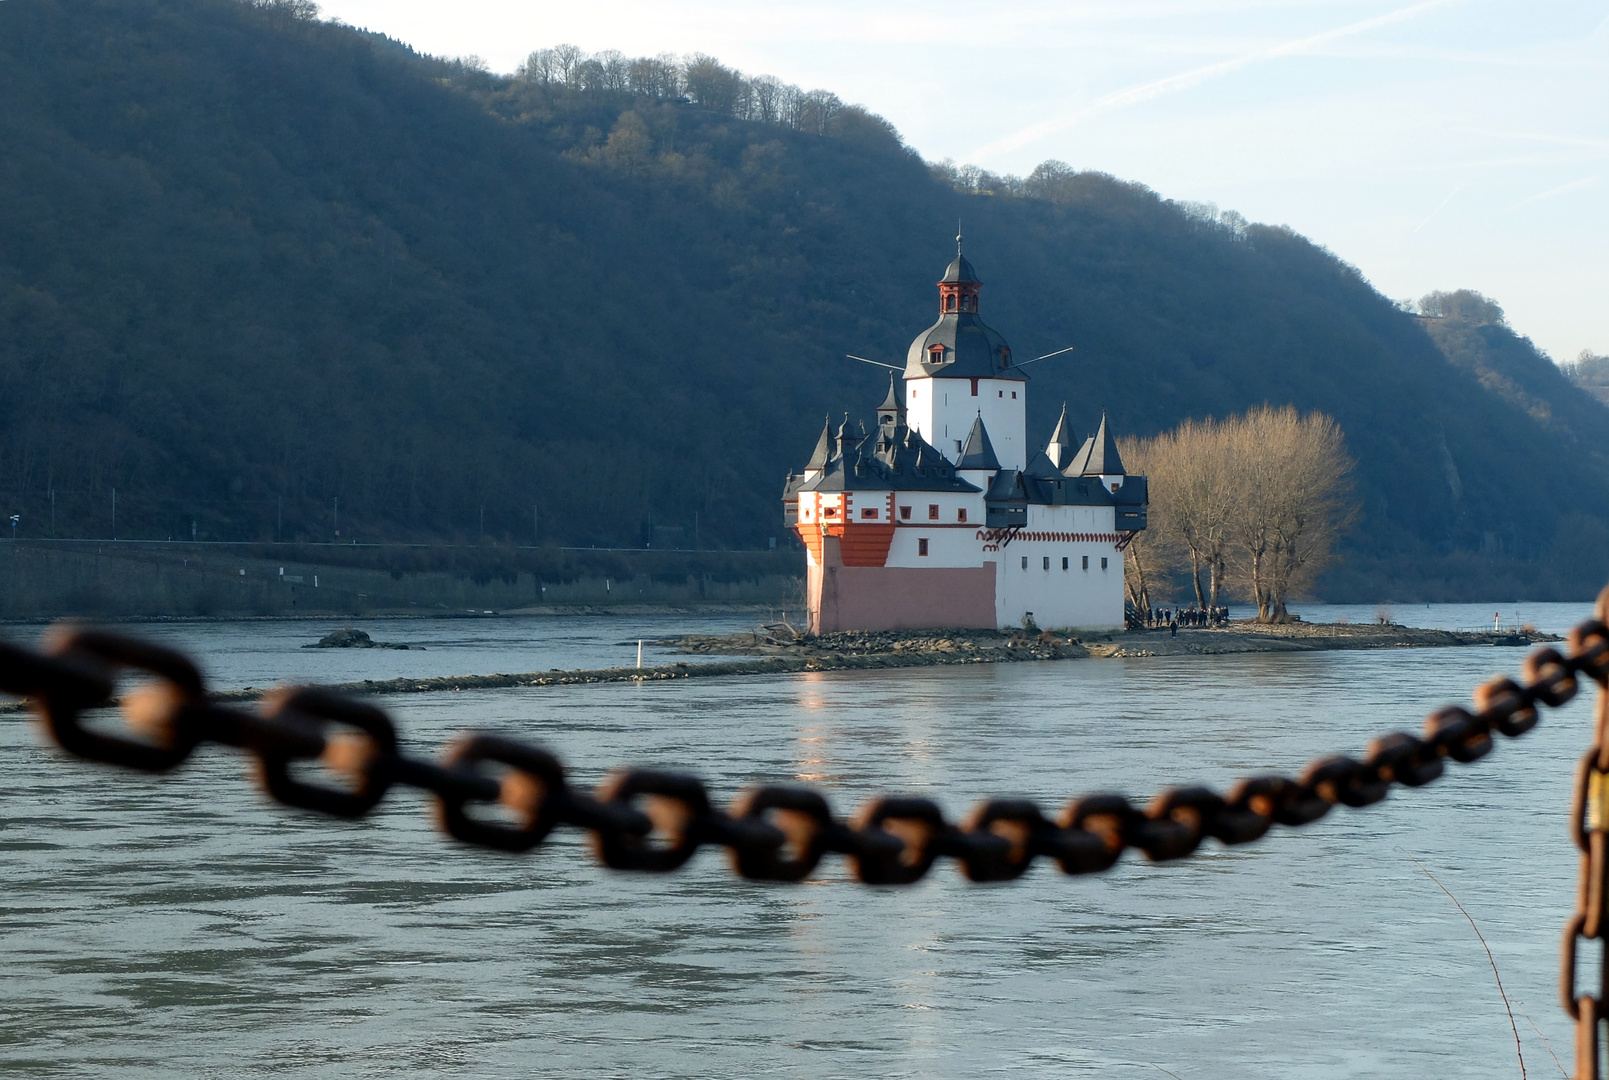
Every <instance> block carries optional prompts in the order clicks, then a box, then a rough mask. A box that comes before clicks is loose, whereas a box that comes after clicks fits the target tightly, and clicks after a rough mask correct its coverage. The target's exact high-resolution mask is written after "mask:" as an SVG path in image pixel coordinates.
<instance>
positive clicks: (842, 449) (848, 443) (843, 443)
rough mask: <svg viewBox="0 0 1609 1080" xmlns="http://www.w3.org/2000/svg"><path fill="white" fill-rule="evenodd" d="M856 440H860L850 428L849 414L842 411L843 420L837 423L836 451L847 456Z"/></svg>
mask: <svg viewBox="0 0 1609 1080" xmlns="http://www.w3.org/2000/svg"><path fill="white" fill-rule="evenodd" d="M858 442H860V436H859V435H856V434H855V433H854V431H852V430H850V427H849V414H848V413H844V422H843V423H841V424H839V425H838V453H840V454H842V455H843V456H845V457H848V456H849V451H850V450H852V449H853V448H854V446H855V444H856V443H858Z"/></svg>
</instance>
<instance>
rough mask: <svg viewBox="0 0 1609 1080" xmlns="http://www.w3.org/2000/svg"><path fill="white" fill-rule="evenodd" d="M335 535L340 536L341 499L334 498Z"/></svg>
mask: <svg viewBox="0 0 1609 1080" xmlns="http://www.w3.org/2000/svg"><path fill="white" fill-rule="evenodd" d="M335 535H336V536H340V535H341V497H340V496H339V495H337V496H335Z"/></svg>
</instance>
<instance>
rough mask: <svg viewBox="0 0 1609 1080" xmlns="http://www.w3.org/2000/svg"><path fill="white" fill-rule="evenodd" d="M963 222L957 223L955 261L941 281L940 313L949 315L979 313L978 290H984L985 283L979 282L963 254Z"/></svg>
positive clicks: (947, 268)
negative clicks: (953, 313)
mask: <svg viewBox="0 0 1609 1080" xmlns="http://www.w3.org/2000/svg"><path fill="white" fill-rule="evenodd" d="M962 239H963V237H962V233H961V222H960V221H957V222H956V223H955V261H954V262H952V263H951V264H950V265H949V266H948V267H946V268H945V270H944V277H942V278H941V279H939V312H940V313H941V314H944V315H948V314H950V313H951V312H955V313H957V314H971V315H976V314H977V313H978V290H979V289H981V288H983V282H981V281H979V280H978V274H977V271H975V270H973V269H972V264H971V263H969V262H967V257H966V256H965V255H963V254H961V241H962Z"/></svg>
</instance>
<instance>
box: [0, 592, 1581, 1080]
mask: <svg viewBox="0 0 1609 1080" xmlns="http://www.w3.org/2000/svg"><path fill="white" fill-rule="evenodd" d="M1606 595H1609V593H1606ZM1602 603H1603V602H1602V601H1600V610H1599V612H1598V616H1599V618H1598V619H1596V620H1593V621H1591V622H1587V623H1583V624H1582V625H1581V626H1578V627H1577V628H1576V629H1575V630H1574V631H1573V632H1572V634H1571V635H1570V652H1569V653H1568V654H1564V653H1560V652H1559V651H1558V650H1556V649H1551V648H1545V649H1540V650H1538V651H1537V652H1535V653H1533V654H1532V655H1531V656H1530V657H1529V658H1528V659H1527V661H1526V664H1525V671H1524V675H1525V681H1524V682H1523V683H1520V682H1515V681H1514V680H1512V679H1508V678H1497V679H1493V680H1491V681H1490V682H1487V683H1486V684H1484V685H1483V686H1481V687H1480V688H1479V689H1478V690H1477V691H1476V692H1475V695H1474V702H1475V711H1474V712H1471V711H1469V710H1467V709H1463V708H1458V707H1448V708H1444V709H1440V710H1437V711H1436V712H1434V713H1432V714H1431V715H1430V716H1429V717H1428V718H1427V719H1426V721H1425V725H1424V729H1423V733H1422V734H1421V735H1413V734H1409V733H1407V732H1392V733H1390V734H1387V735H1383V736H1381V737H1380V738H1377V739H1375V740H1374V741H1373V742H1372V743H1370V744H1369V746H1368V748H1367V750H1366V751H1365V753H1364V754H1363V756H1362V758H1361V760H1359V759H1354V758H1351V757H1346V756H1334V757H1326V758H1322V759H1320V760H1318V761H1315V762H1313V763H1312V764H1311V765H1309V766H1308V768H1307V769H1306V770H1304V771H1303V772H1302V773H1301V774H1300V775H1299V776H1296V777H1287V776H1274V775H1270V776H1257V777H1252V778H1250V779H1247V780H1243V781H1241V782H1240V783H1239V784H1237V785H1236V786H1235V787H1234V788H1232V789H1231V790H1230V791H1229V792H1227V793H1226V794H1223V795H1220V794H1218V793H1216V792H1214V791H1212V790H1210V789H1208V788H1204V787H1187V788H1175V789H1172V790H1169V791H1164V792H1162V793H1161V794H1160V795H1158V796H1157V797H1156V798H1155V799H1153V800H1152V801H1151V803H1150V804H1149V805H1148V806H1145V807H1144V808H1141V807H1139V806H1136V805H1134V804H1133V803H1131V802H1130V801H1129V800H1128V799H1127V798H1125V797H1124V796H1122V795H1117V794H1110V793H1101V794H1093V795H1085V796H1083V797H1081V798H1077V799H1074V800H1073V801H1072V802H1070V803H1068V804H1067V805H1066V806H1065V807H1064V808H1063V809H1062V811H1061V812H1060V814H1058V815H1056V816H1055V817H1054V818H1050V817H1047V816H1046V815H1045V814H1044V813H1043V812H1042V811H1041V809H1040V808H1039V807H1038V806H1037V805H1036V804H1034V803H1033V802H1030V801H1027V800H1023V799H992V800H989V801H986V802H984V803H982V804H981V805H979V806H977V807H976V808H975V809H974V810H973V811H972V813H971V814H969V815H968V816H967V817H966V818H965V819H964V820H963V821H961V822H960V823H958V824H952V823H951V822H949V821H948V820H946V818H945V817H944V814H943V812H942V811H941V810H940V808H939V807H938V805H937V804H935V803H933V802H931V801H929V800H927V799H920V798H909V797H898V796H886V797H881V798H877V799H874V800H872V801H871V802H869V803H867V804H866V805H865V806H863V807H861V808H860V810H859V811H858V812H857V813H856V814H855V815H853V817H851V818H849V819H847V820H844V819H841V818H839V817H838V816H837V815H835V814H834V813H833V811H832V809H831V807H830V805H829V804H828V801H827V799H826V798H825V797H824V796H823V795H822V794H821V793H820V792H817V791H814V790H811V789H809V788H805V787H798V786H793V785H766V786H759V787H753V788H750V789H748V790H746V791H744V792H743V793H742V794H740V795H739V796H738V798H737V799H736V800H735V801H734V802H733V803H732V805H731V806H730V807H728V808H727V809H724V810H723V809H720V808H718V807H716V806H714V805H713V804H712V803H711V801H710V797H709V793H708V790H707V789H706V788H705V786H704V784H703V783H702V781H700V780H699V779H698V778H696V777H693V776H689V775H685V774H681V773H672V772H663V771H658V770H651V769H630V770H623V771H619V772H615V773H612V774H610V775H609V776H608V777H606V778H605V779H604V781H603V782H602V783H601V784H600V785H599V786H598V788H597V789H596V790H595V791H593V792H591V793H588V792H585V791H582V790H579V789H577V788H575V787H573V786H572V785H571V784H570V783H569V781H568V779H567V777H566V774H565V769H564V765H563V763H562V762H561V761H560V760H559V759H558V758H557V757H555V756H554V755H553V754H551V753H550V752H548V751H546V750H544V749H542V748H541V747H538V746H532V745H529V744H526V743H522V742H519V741H516V740H513V739H508V738H504V737H501V736H496V735H490V734H471V735H469V736H467V737H465V738H463V739H461V740H460V741H458V742H456V743H454V744H453V745H451V746H449V747H448V748H447V749H446V751H445V752H444V753H443V755H442V756H441V758H440V760H439V761H431V760H427V759H424V758H420V757H414V756H411V755H409V754H408V753H406V752H405V751H404V749H403V747H402V743H401V740H400V739H399V738H398V735H397V732H396V728H395V726H394V725H393V724H392V722H391V719H390V717H388V716H387V715H386V714H385V713H384V712H383V711H381V710H380V709H378V708H375V707H374V706H372V705H369V704H367V703H365V702H361V701H356V700H352V699H349V698H343V697H340V696H337V695H335V694H332V693H330V692H328V691H325V690H320V689H318V688H314V687H289V688H283V689H280V690H276V691H274V692H273V693H271V694H269V695H268V696H267V697H265V698H264V699H263V700H262V701H261V702H260V703H259V707H258V708H257V709H256V710H255V711H252V710H247V709H239V708H233V707H226V706H222V705H219V704H216V703H213V702H210V701H209V700H208V697H207V694H206V689H205V683H204V680H203V679H202V676H201V674H200V672H199V671H198V670H197V668H196V666H195V665H194V664H193V663H192V662H191V661H190V660H189V659H188V658H186V657H184V656H182V655H181V654H179V653H176V652H173V651H171V650H168V649H165V648H162V647H160V646H156V645H152V644H150V643H147V642H143V641H138V640H134V639H130V638H124V637H120V636H116V635H112V634H107V633H103V632H99V631H86V630H57V631H52V632H51V633H50V634H49V635H47V638H46V646H45V649H44V651H43V652H39V653H35V652H30V651H27V650H24V649H20V648H16V647H14V646H9V645H0V692H4V693H9V694H12V695H16V696H20V697H25V698H27V699H28V700H29V702H30V704H31V706H32V708H33V709H34V711H35V712H36V713H37V714H38V716H39V717H40V719H41V720H42V721H43V723H44V725H45V728H46V730H47V731H48V732H49V734H50V735H51V737H52V738H53V739H54V740H55V742H56V743H57V745H59V746H60V747H61V748H62V749H64V750H66V751H68V752H69V753H72V754H75V755H77V756H79V757H83V758H89V759H92V760H95V761H103V762H109V763H112V764H116V765H122V766H126V767H129V768H133V769H139V770H144V771H147V772H154V773H162V772H167V771H170V770H172V769H174V768H176V767H177V766H179V765H180V764H182V763H183V762H184V761H185V760H187V759H188V757H189V756H190V754H191V753H192V752H193V751H194V750H195V749H196V747H198V746H199V745H201V744H202V743H218V744H222V745H225V746H231V747H235V748H238V749H240V750H242V751H244V752H246V753H248V754H250V755H251V756H252V758H253V759H254V760H255V763H256V771H257V775H258V779H259V781H260V783H261V784H262V786H263V788H264V789H265V790H266V791H267V793H268V794H269V795H270V796H271V797H272V798H274V799H275V800H277V801H279V802H281V803H284V804H286V805H289V806H297V807H301V808H303V809H306V810H310V811H313V812H315V813H320V814H325V815H329V816H332V817H340V818H358V817H362V816H364V815H365V814H367V813H369V812H370V811H371V810H372V809H373V808H374V807H375V806H376V805H378V804H379V803H380V801H381V800H382V799H384V798H385V796H386V794H387V793H388V792H389V791H390V790H391V789H392V788H393V787H396V786H403V787H413V788H418V789H421V790H424V791H427V792H429V793H431V794H432V795H434V796H435V802H436V809H437V813H438V817H439V819H440V822H441V825H442V827H443V829H445V831H446V832H447V833H449V834H450V835H451V836H453V837H455V838H457V839H458V840H460V841H462V842H464V843H468V844H473V845H478V846H481V847H486V848H491V849H495V850H499V851H527V850H530V849H531V848H534V847H536V846H538V845H540V844H541V843H542V842H543V841H544V840H546V839H547V837H548V836H549V835H550V834H551V833H552V832H553V830H554V829H555V828H557V827H558V826H560V825H567V826H571V827H574V828H579V829H583V830H586V831H588V832H590V833H591V840H592V850H593V852H594V854H595V856H596V857H597V859H598V861H599V862H601V863H603V864H604V865H605V866H608V867H611V868H613V869H616V870H631V871H639V872H646V873H663V872H666V871H670V870H674V869H676V868H678V867H680V866H682V865H684V864H685V863H686V862H687V861H688V860H689V859H691V858H692V857H693V855H694V854H696V853H697V851H698V849H699V848H700V847H704V846H716V847H725V848H727V849H728V851H729V853H730V858H731V865H732V868H733V870H734V871H735V872H736V873H738V874H739V875H741V876H743V877H745V878H750V879H754V880H761V881H800V880H802V879H804V878H807V877H809V876H810V875H811V874H812V873H813V872H814V871H815V869H816V867H817V866H818V865H819V864H820V862H821V860H822V859H823V858H824V857H826V856H827V855H828V854H839V855H842V856H844V857H845V858H846V859H847V860H848V862H849V865H850V866H851V868H852V869H853V871H854V874H855V876H856V877H857V878H858V879H859V880H860V881H862V882H864V883H866V884H869V885H905V884H910V883H912V882H915V881H919V880H921V879H922V878H923V877H924V876H926V875H927V873H928V871H929V870H930V869H932V867H933V865H934V864H935V863H936V862H937V861H938V860H939V859H951V860H954V861H955V862H956V863H957V864H959V868H960V870H961V872H962V873H963V874H965V875H966V877H967V878H969V879H971V880H973V881H1008V880H1011V879H1013V878H1016V877H1019V876H1021V875H1022V874H1023V873H1024V872H1026V871H1027V870H1028V868H1029V867H1030V866H1032V865H1033V863H1034V862H1035V861H1036V860H1038V859H1048V860H1050V861H1052V862H1054V863H1055V864H1056V865H1057V866H1059V867H1060V868H1061V870H1062V872H1063V873H1067V874H1088V873H1097V872H1100V871H1103V870H1106V869H1108V868H1110V867H1111V866H1112V865H1113V864H1115V863H1116V862H1117V861H1118V859H1119V858H1120V857H1121V856H1122V854H1123V852H1124V851H1125V850H1127V849H1133V850H1136V851H1139V852H1141V853H1143V854H1144V855H1145V856H1146V857H1147V858H1149V859H1151V860H1153V861H1165V860H1170V859H1180V858H1184V857H1186V856H1188V855H1190V854H1191V853H1192V852H1194V851H1196V850H1197V848H1199V847H1200V845H1201V843H1202V842H1203V841H1204V840H1206V839H1208V838H1211V839H1214V840H1216V841H1218V842H1219V843H1221V844H1245V843H1250V842H1251V841H1254V840H1257V839H1259V838H1260V837H1262V836H1263V835H1264V834H1265V833H1267V832H1268V831H1269V829H1270V828H1271V827H1273V826H1274V825H1283V826H1287V827H1294V826H1300V825H1306V824H1310V823H1311V822H1314V821H1317V820H1319V819H1320V818H1322V817H1323V816H1324V815H1325V814H1327V813H1329V811H1330V809H1331V807H1333V806H1336V805H1338V804H1339V805H1345V806H1351V807H1362V806H1368V805H1370V804H1372V803H1376V802H1379V801H1380V800H1381V799H1384V798H1385V797H1386V795H1387V793H1388V792H1389V790H1390V788H1391V785H1392V784H1405V785H1408V786H1410V787H1418V786H1420V785H1422V784H1427V783H1429V782H1431V781H1432V780H1435V779H1436V778H1437V777H1439V776H1441V774H1442V771H1443V766H1444V762H1445V761H1446V760H1447V759H1449V758H1450V759H1451V760H1453V761H1457V762H1472V761H1476V760H1478V759H1479V758H1481V757H1484V756H1485V755H1486V754H1488V753H1490V752H1491V750H1492V747H1493V739H1492V735H1493V733H1494V732H1496V733H1499V734H1502V735H1504V736H1507V737H1514V736H1518V735H1522V734H1524V733H1525V732H1527V731H1529V730H1530V729H1531V728H1533V727H1535V726H1536V723H1537V706H1538V705H1548V706H1558V705H1562V704H1563V703H1565V702H1567V701H1569V700H1570V699H1571V698H1572V697H1574V696H1575V694H1576V692H1577V690H1578V679H1577V676H1578V675H1581V674H1585V675H1586V676H1588V677H1589V678H1591V679H1592V680H1594V681H1596V682H1598V683H1599V684H1600V685H1602V684H1603V683H1604V682H1605V679H1606V678H1609V631H1606V630H1605V627H1604V622H1603V621H1602V620H1603V618H1604V615H1605V612H1604V610H1603V607H1602ZM130 673H132V674H134V675H137V676H140V677H142V681H141V682H140V683H139V684H138V685H137V686H136V687H135V688H134V689H132V690H131V691H130V692H128V693H126V694H124V695H123V697H122V698H121V700H117V699H116V698H115V694H116V686H117V682H118V678H119V676H122V675H127V674H130ZM114 705H115V706H118V707H120V709H121V715H122V718H123V723H122V730H113V731H109V730H106V729H105V728H104V727H103V726H102V725H101V724H95V723H91V722H89V716H90V714H92V713H95V712H96V711H97V710H103V709H107V708H110V707H113V706H114ZM1605 708H1606V707H1605V705H1604V703H1603V701H1602V700H1601V699H1600V702H1599V709H1598V724H1599V729H1598V731H1599V734H1598V739H1597V742H1596V744H1595V745H1594V746H1593V748H1592V751H1591V752H1590V753H1589V754H1588V755H1587V757H1586V758H1585V759H1583V762H1582V765H1581V771H1580V777H1579V781H1578V784H1577V794H1576V800H1577V806H1576V814H1575V818H1574V820H1575V822H1576V825H1575V830H1576V835H1577V840H1578V842H1579V843H1580V844H1581V846H1582V851H1583V853H1584V856H1583V862H1582V893H1581V910H1580V913H1579V914H1578V915H1577V917H1576V920H1575V921H1573V922H1572V924H1571V930H1570V933H1569V934H1568V935H1567V938H1566V943H1565V975H1564V978H1565V980H1566V981H1565V990H1564V995H1565V999H1566V1005H1567V1007H1568V1008H1569V1009H1570V1010H1571V1013H1572V1015H1576V1014H1577V1013H1579V1014H1580V1015H1581V1016H1583V1017H1587V1016H1591V1017H1593V1018H1594V1019H1593V1021H1592V1023H1593V1024H1596V1019H1595V1018H1596V1017H1597V1016H1598V1015H1599V1012H1600V1011H1601V1005H1600V1001H1601V999H1602V997H1603V995H1602V992H1601V991H1600V992H1599V993H1597V994H1595V995H1587V996H1583V997H1580V998H1578V997H1576V990H1575V986H1574V975H1573V964H1574V956H1575V950H1576V941H1577V939H1578V938H1580V937H1585V938H1592V939H1599V940H1600V941H1601V940H1602V938H1603V935H1604V930H1605V927H1606V926H1609V920H1606V918H1605V902H1606V901H1605V897H1606V894H1609V889H1606V887H1605V886H1606V884H1609V882H1606V881H1605V878H1604V871H1605V866H1606V862H1605V860H1604V858H1603V849H1604V847H1605V838H1606V836H1609V833H1606V831H1605V830H1609V813H1606V810H1605V807H1604V805H1603V804H1604V802H1605V800H1609V738H1606V734H1605V725H1606V722H1609V721H1606V712H1605ZM319 765H322V766H323V771H324V773H325V774H326V775H325V777H324V778H323V779H321V780H315V779H308V778H305V774H306V772H307V770H308V768H309V766H319ZM1582 1022H1583V1024H1586V1023H1587V1021H1586V1020H1583V1021H1582ZM1594 1030H1595V1029H1594ZM1583 1075H1591V1076H1593V1077H1596V1076H1597V1073H1596V1072H1592V1073H1590V1074H1587V1073H1583Z"/></svg>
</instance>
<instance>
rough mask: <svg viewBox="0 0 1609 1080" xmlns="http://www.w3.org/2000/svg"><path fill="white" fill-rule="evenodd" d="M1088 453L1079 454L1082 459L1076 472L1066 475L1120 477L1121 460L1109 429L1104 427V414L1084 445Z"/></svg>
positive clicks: (1121, 469)
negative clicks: (1099, 424)
mask: <svg viewBox="0 0 1609 1080" xmlns="http://www.w3.org/2000/svg"><path fill="white" fill-rule="evenodd" d="M1085 446H1086V448H1087V449H1088V451H1089V453H1088V455H1087V456H1086V455H1085V454H1084V453H1082V452H1081V453H1080V454H1079V458H1081V459H1083V460H1082V461H1081V462H1078V464H1079V465H1080V468H1079V470H1078V472H1077V473H1076V474H1075V473H1071V472H1069V473H1068V475H1077V476H1122V475H1124V472H1123V458H1122V457H1121V456H1120V455H1119V454H1118V452H1117V440H1116V439H1114V438H1113V437H1112V432H1111V429H1110V428H1108V427H1107V426H1106V413H1105V412H1102V413H1101V426H1100V427H1099V428H1097V429H1096V431H1095V434H1094V436H1093V437H1091V438H1090V440H1089V442H1088V443H1086V444H1085Z"/></svg>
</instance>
